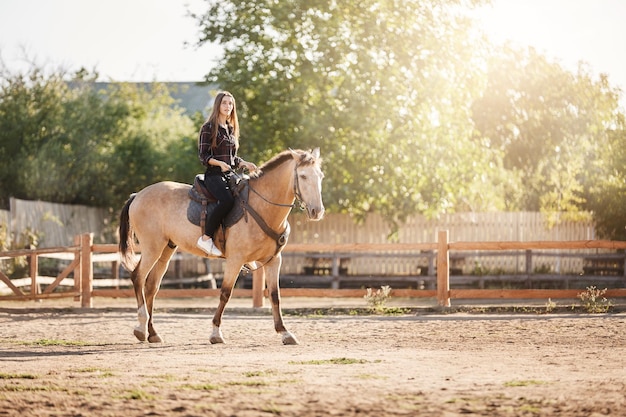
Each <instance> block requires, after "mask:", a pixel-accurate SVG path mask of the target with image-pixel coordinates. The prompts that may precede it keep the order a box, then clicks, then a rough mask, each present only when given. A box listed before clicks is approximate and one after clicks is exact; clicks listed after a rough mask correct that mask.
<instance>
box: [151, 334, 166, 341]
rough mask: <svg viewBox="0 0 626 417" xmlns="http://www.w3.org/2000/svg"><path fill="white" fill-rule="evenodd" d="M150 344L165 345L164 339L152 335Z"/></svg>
mask: <svg viewBox="0 0 626 417" xmlns="http://www.w3.org/2000/svg"><path fill="white" fill-rule="evenodd" d="M148 342H150V343H163V339H161V336H159V335H158V334H155V335H152V336H150V337H148Z"/></svg>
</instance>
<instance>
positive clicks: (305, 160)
mask: <svg viewBox="0 0 626 417" xmlns="http://www.w3.org/2000/svg"><path fill="white" fill-rule="evenodd" d="M292 152H295V153H297V154H298V155H300V160H299V161H298V165H299V166H300V165H311V164H315V163H318V160H317V159H316V158H315V157H314V156H313V154H312V153H311V152H307V151H303V150H300V149H294V150H289V149H288V150H285V151H282V152H281V153H279V154H277V155H275V156H274V157H272V159H270V160H269V161H267V162H265V163H264V164H263V165H261V166H260V167H259V168H258V169H257V170H256V171H255V172H253V173H251V174H250V178H260V177H262V176H263V174H265V173H266V172H269V171H272V170H273V169H275V168H277V167H279V166H280V165H282V164H283V163H285V162H286V161H288V160H290V159H292V158H293V155H292Z"/></svg>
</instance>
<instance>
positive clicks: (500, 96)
mask: <svg viewBox="0 0 626 417" xmlns="http://www.w3.org/2000/svg"><path fill="white" fill-rule="evenodd" d="M488 63H489V65H488V71H487V80H488V82H487V85H486V88H485V89H484V93H483V94H482V96H481V98H480V99H478V100H476V101H475V102H474V104H473V107H472V111H473V119H474V122H475V125H476V128H477V132H476V137H477V140H483V141H487V142H488V146H489V148H491V149H492V150H493V152H492V153H491V155H492V158H493V160H492V162H493V163H495V164H501V165H502V166H503V168H504V169H506V170H507V171H508V172H509V173H510V175H509V176H508V178H510V180H511V182H510V184H509V185H508V187H507V188H508V192H507V199H506V205H507V209H508V210H529V211H539V210H542V211H544V212H547V213H563V212H564V213H566V215H568V216H569V217H576V216H586V215H587V213H586V210H587V209H588V208H589V207H591V206H594V207H595V208H596V210H600V211H601V210H603V208H602V207H597V206H595V205H594V204H591V205H590V204H588V203H590V202H591V201H592V200H594V199H595V200H597V198H598V195H593V192H590V190H597V189H598V187H597V185H598V184H606V181H605V178H606V177H607V175H609V176H610V175H611V174H610V172H609V171H607V165H606V162H607V161H609V160H611V159H612V157H613V155H616V154H615V153H613V154H612V155H609V154H607V153H606V150H607V149H613V150H615V149H616V148H619V146H621V147H624V146H626V143H625V142H624V137H623V135H622V136H621V137H620V136H619V135H616V134H615V133H612V135H613V136H612V137H613V139H612V140H611V136H610V135H611V132H614V131H615V129H617V131H619V130H620V129H621V128H619V127H618V124H617V120H618V119H617V117H622V116H620V112H619V111H618V109H619V101H618V100H619V91H618V90H617V89H615V88H612V87H611V86H610V84H609V83H608V79H607V78H606V77H605V76H600V77H594V76H592V75H591V72H590V70H589V68H588V67H587V66H586V65H584V64H581V65H580V66H579V68H578V71H577V72H576V73H572V72H569V71H567V70H565V69H563V68H562V67H561V65H559V64H558V63H557V62H551V61H549V60H548V59H547V58H546V57H545V56H542V55H540V54H538V53H537V52H536V51H534V50H533V49H532V48H529V49H527V50H519V49H512V48H509V47H504V48H502V49H500V50H498V51H495V52H494V53H493V54H492V55H491V57H490V60H489V62H488ZM622 126H623V125H622ZM622 132H623V130H622ZM618 138H621V143H619V144H618V142H619V140H618ZM611 142H612V146H611ZM612 166H613V167H615V165H612ZM596 213H599V212H598V211H596Z"/></svg>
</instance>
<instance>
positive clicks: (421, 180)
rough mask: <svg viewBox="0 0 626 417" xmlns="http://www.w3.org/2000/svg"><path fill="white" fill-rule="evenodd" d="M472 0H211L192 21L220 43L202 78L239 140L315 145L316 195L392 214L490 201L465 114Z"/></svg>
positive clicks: (471, 73) (359, 210) (356, 210)
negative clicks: (231, 111)
mask: <svg viewBox="0 0 626 417" xmlns="http://www.w3.org/2000/svg"><path fill="white" fill-rule="evenodd" d="M479 3H480V2H479V1H452V0H451V1H434V0H431V1H417V0H414V1H404V2H402V5H401V7H398V5H396V4H394V3H393V2H380V1H374V0H368V1H358V2H357V1H342V2H335V1H326V0H314V1H310V0H290V1H281V2H275V1H270V0H266V1H254V2H253V1H220V2H212V3H211V4H210V6H209V8H208V10H207V12H206V13H205V14H203V15H198V16H196V18H197V19H198V22H199V24H200V27H201V29H202V33H203V36H202V38H201V39H200V44H202V43H204V42H217V43H219V44H220V45H221V46H222V47H223V50H224V56H223V57H221V58H220V59H219V60H218V61H217V65H216V66H215V67H214V69H213V70H212V71H211V72H210V73H209V74H208V75H207V81H209V82H212V83H216V84H218V85H220V86H221V87H222V88H224V89H227V90H230V91H231V92H233V93H234V94H235V96H236V97H237V98H238V106H239V107H238V109H241V110H240V111H241V115H242V116H243V121H244V122H243V123H242V138H243V139H244V140H245V142H243V143H245V146H243V145H242V149H243V150H244V151H245V152H250V153H252V154H253V155H254V156H255V157H257V158H261V159H264V158H267V157H269V156H270V155H271V154H272V153H275V152H277V151H279V150H282V149H284V148H286V147H304V148H310V147H314V146H321V147H322V154H323V155H324V156H325V161H326V163H325V171H326V178H327V180H326V186H325V192H324V194H325V195H324V198H325V201H326V203H327V206H329V208H330V209H331V210H336V211H337V210H339V211H344V212H349V213H353V214H356V215H359V216H362V215H365V214H366V213H368V212H370V211H377V212H379V213H382V214H384V215H386V216H387V218H388V219H389V221H391V222H393V223H395V224H397V223H398V222H401V221H402V219H403V218H405V217H406V216H407V215H409V214H413V213H418V212H420V213H426V214H431V215H435V214H437V213H439V212H442V211H446V210H452V209H453V208H455V207H472V208H474V209H478V210H482V209H488V208H498V207H499V206H500V203H499V202H498V198H497V194H496V193H495V192H494V191H493V190H494V189H493V187H492V186H491V183H490V181H489V177H491V176H492V175H493V174H492V173H491V172H490V171H492V169H493V167H491V166H489V165H488V163H487V162H488V161H487V158H486V155H485V152H484V149H483V147H482V145H481V143H477V142H474V141H472V140H471V132H472V124H471V119H470V115H469V112H468V111H467V109H468V103H469V102H471V100H472V99H473V97H474V96H475V95H476V93H477V91H478V88H479V86H480V84H479V83H478V82H477V80H476V79H475V76H476V72H475V68H474V66H473V65H471V63H472V62H474V61H475V58H476V55H475V48H474V45H475V44H477V43H478V42H477V40H476V39H475V38H473V37H472V35H471V33H472V32H471V22H470V21H469V20H468V19H466V18H465V16H464V12H465V11H466V8H467V7H471V6H473V5H475V4H479ZM475 41H476V42H475ZM483 168H484V169H483Z"/></svg>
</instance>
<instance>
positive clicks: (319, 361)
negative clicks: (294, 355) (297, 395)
mask: <svg viewBox="0 0 626 417" xmlns="http://www.w3.org/2000/svg"><path fill="white" fill-rule="evenodd" d="M357 363H369V361H367V360H365V359H354V358H332V359H313V360H310V361H289V364H290V365H353V364H357Z"/></svg>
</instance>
